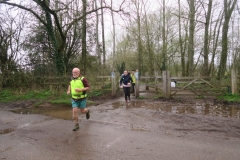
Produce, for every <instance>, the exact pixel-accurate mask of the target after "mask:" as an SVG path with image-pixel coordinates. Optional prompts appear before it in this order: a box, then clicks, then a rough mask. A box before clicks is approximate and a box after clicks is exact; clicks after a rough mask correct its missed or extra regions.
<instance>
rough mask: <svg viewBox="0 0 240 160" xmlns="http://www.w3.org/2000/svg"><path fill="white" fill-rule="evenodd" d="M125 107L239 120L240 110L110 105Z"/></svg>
mask: <svg viewBox="0 0 240 160" xmlns="http://www.w3.org/2000/svg"><path fill="white" fill-rule="evenodd" d="M123 106H127V107H128V108H148V109H156V110H159V111H163V112H171V113H175V114H198V115H208V116H219V117H233V118H240V108H239V107H235V106H214V105H208V104H206V105H196V106H184V105H176V106H161V104H158V103H147V102H139V101H135V102H130V103H129V104H126V103H125V102H116V103H113V104H112V107H113V108H114V109H117V108H122V107H123Z"/></svg>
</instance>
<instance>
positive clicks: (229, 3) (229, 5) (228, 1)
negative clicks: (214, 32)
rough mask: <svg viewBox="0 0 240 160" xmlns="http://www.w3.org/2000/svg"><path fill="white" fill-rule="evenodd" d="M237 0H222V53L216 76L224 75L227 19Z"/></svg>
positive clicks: (226, 53)
mask: <svg viewBox="0 0 240 160" xmlns="http://www.w3.org/2000/svg"><path fill="white" fill-rule="evenodd" d="M236 3H237V0H224V23H223V28H222V53H221V59H220V64H219V70H218V76H219V77H220V78H222V77H223V76H224V75H225V71H226V65H227V56H228V29H229V21H230V19H231V15H232V12H233V9H234V8H235V6H236Z"/></svg>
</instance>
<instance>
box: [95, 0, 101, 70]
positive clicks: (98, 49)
mask: <svg viewBox="0 0 240 160" xmlns="http://www.w3.org/2000/svg"><path fill="white" fill-rule="evenodd" d="M97 8H98V5H97V0H95V9H97ZM98 29H99V15H98V11H96V53H97V57H98V66H99V67H98V75H100V69H101V68H100V66H101V65H102V61H101V53H100V44H99V31H98Z"/></svg>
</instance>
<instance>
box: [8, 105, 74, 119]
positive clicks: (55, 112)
mask: <svg viewBox="0 0 240 160" xmlns="http://www.w3.org/2000/svg"><path fill="white" fill-rule="evenodd" d="M12 112H13V113H17V114H41V115H46V116H51V117H55V118H59V119H64V120H70V119H72V108H66V107H65V108H60V107H59V108H24V109H18V110H13V111H12Z"/></svg>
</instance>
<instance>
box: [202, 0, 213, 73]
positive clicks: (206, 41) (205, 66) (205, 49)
mask: <svg viewBox="0 0 240 160" xmlns="http://www.w3.org/2000/svg"><path fill="white" fill-rule="evenodd" d="M211 12H212V0H209V3H208V12H207V15H206V23H205V33H204V46H203V55H204V63H203V76H208V54H209V35H208V31H209V22H210V17H211Z"/></svg>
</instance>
